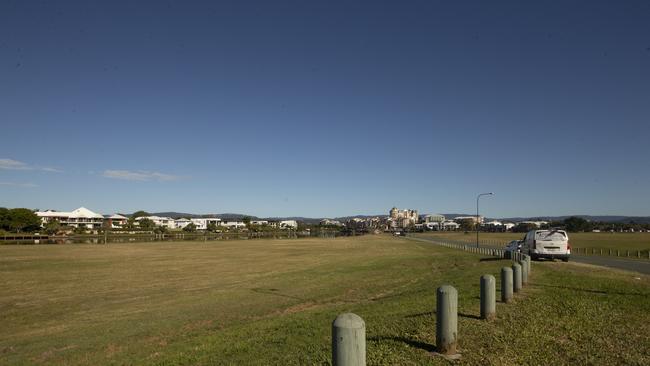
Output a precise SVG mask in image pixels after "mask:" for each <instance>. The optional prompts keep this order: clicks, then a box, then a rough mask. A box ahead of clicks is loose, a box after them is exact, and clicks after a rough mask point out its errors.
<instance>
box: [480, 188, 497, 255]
mask: <svg viewBox="0 0 650 366" xmlns="http://www.w3.org/2000/svg"><path fill="white" fill-rule="evenodd" d="M493 194H494V193H492V192H488V193H481V194H479V195H478V196H476V247H477V248H478V230H479V219H478V218H479V215H478V199H479V198H481V196H491V195H493Z"/></svg>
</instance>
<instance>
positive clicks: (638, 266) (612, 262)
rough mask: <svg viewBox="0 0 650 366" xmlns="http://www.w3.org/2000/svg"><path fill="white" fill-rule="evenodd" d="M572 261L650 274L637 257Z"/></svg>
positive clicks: (577, 258) (649, 264)
mask: <svg viewBox="0 0 650 366" xmlns="http://www.w3.org/2000/svg"><path fill="white" fill-rule="evenodd" d="M407 238H409V239H415V240H417V241H422V242H429V243H432V244H434V243H436V241H435V240H431V239H428V238H426V239H425V238H417V237H411V236H409V237H407ZM483 247H485V248H494V247H489V246H483ZM570 261H573V262H577V263H586V264H593V265H596V266H601V267H608V268H616V269H623V270H626V271H632V272H639V273H643V274H647V275H650V260H643V259H639V260H635V259H623V258H619V257H600V256H589V255H577V254H572V255H571V259H570Z"/></svg>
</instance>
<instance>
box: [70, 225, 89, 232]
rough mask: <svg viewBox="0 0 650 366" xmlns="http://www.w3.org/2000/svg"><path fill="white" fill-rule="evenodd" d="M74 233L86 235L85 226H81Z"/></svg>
mask: <svg viewBox="0 0 650 366" xmlns="http://www.w3.org/2000/svg"><path fill="white" fill-rule="evenodd" d="M73 231H74V233H75V234H85V233H86V227H85V226H84V225H79V226H77V227H76V228H74V230H73Z"/></svg>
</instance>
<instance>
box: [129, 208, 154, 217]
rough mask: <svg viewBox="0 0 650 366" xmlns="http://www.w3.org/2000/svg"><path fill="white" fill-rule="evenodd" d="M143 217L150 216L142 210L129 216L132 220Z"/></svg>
mask: <svg viewBox="0 0 650 366" xmlns="http://www.w3.org/2000/svg"><path fill="white" fill-rule="evenodd" d="M145 216H151V214H150V213H148V212H147V211H142V210H140V211H136V212H134V213H133V214H131V217H132V218H134V219H137V218H138V217H145Z"/></svg>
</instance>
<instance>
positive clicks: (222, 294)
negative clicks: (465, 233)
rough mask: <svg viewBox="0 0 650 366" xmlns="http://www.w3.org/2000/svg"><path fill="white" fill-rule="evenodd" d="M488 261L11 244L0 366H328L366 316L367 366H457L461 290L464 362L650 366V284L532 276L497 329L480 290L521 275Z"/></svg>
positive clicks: (550, 273)
mask: <svg viewBox="0 0 650 366" xmlns="http://www.w3.org/2000/svg"><path fill="white" fill-rule="evenodd" d="M481 259H488V258H482V257H480V256H478V255H474V254H469V253H465V252H461V251H455V250H452V249H446V248H440V247H436V246H432V245H428V244H425V243H421V242H416V241H410V240H407V239H399V238H393V237H388V236H364V237H355V238H337V239H298V240H250V241H225V242H212V243H210V242H208V243H192V242H185V243H149V244H115V245H108V246H104V245H60V246H57V245H49V246H2V247H0V275H1V276H2V281H1V282H0V293H1V294H2V297H1V298H0V314H1V315H0V324H2V327H0V364H60V365H63V364H65V365H75V364H116V365H121V364H153V365H177V364H186V365H195V364H198V365H209V364H233V365H243V364H260V365H266V364H282V365H292V364H293V365H298V364H300V365H303V364H328V363H329V359H330V325H331V321H332V320H333V319H334V318H335V317H336V315H337V314H339V313H342V312H346V311H353V312H355V313H357V314H359V315H360V316H361V317H363V318H364V319H365V321H366V324H367V337H368V363H369V364H371V365H373V364H375V365H396V364H400V365H404V364H413V365H414V364H439V365H443V364H447V361H444V360H442V359H440V358H433V357H431V356H430V354H429V353H430V351H432V350H434V348H435V347H434V346H433V345H434V344H435V314H434V310H435V289H436V287H438V286H439V285H441V284H453V285H454V286H456V287H457V289H458V290H459V313H460V314H459V334H460V348H461V352H462V354H463V358H462V363H463V364H473V365H485V364H505V365H522V364H553V365H557V364H576V363H577V364H602V365H606V364H626V365H647V364H650V315H649V314H650V278H649V277H648V276H643V275H637V274H632V273H627V272H616V271H609V270H604V269H599V268H597V267H591V266H586V265H579V264H574V263H559V262H556V263H533V273H532V275H531V285H530V286H528V287H526V288H525V290H524V292H523V293H522V294H521V295H517V297H516V300H515V303H514V304H508V305H506V304H501V303H498V304H497V316H498V319H497V320H496V321H494V322H491V323H487V322H484V321H482V320H479V319H477V317H478V315H479V306H478V304H479V299H478V294H479V288H478V284H479V276H480V275H482V274H484V273H492V274H494V275H495V276H496V275H497V274H498V271H499V269H500V268H501V267H502V266H504V265H509V262H507V261H503V260H483V261H482V260H481ZM497 278H498V277H497ZM498 290H499V286H498V284H497V291H498Z"/></svg>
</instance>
